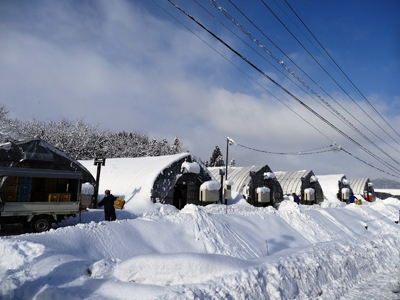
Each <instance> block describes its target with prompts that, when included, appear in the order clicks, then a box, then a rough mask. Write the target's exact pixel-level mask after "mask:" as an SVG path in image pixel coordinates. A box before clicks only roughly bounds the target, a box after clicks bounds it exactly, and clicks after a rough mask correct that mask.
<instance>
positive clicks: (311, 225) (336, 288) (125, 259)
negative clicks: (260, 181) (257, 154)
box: [0, 198, 400, 300]
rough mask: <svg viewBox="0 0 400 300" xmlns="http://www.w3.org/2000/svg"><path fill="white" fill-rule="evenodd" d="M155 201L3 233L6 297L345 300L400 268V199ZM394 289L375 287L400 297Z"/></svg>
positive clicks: (0, 266) (0, 248)
mask: <svg viewBox="0 0 400 300" xmlns="http://www.w3.org/2000/svg"><path fill="white" fill-rule="evenodd" d="M233 202H235V201H232V203H233ZM152 205H153V208H152V209H151V210H149V211H147V212H145V213H143V214H140V215H139V214H138V215H136V214H137V213H132V212H126V211H124V210H123V211H117V217H118V220H117V221H116V222H105V221H100V220H101V219H102V218H103V213H102V211H101V210H96V209H93V210H91V211H90V212H88V213H84V214H83V215H82V223H80V224H76V223H77V222H78V220H77V219H75V220H68V222H65V223H64V224H63V225H66V224H69V225H71V226H66V227H60V228H57V229H52V230H51V231H49V232H46V233H42V234H25V235H20V236H12V237H3V238H2V239H1V240H0V298H1V299H42V300H43V299H44V300H46V299H51V300H55V299H310V298H314V297H318V299H337V298H339V297H344V299H345V298H346V295H348V294H349V293H354V291H355V289H354V287H356V286H358V285H360V284H362V283H363V282H365V281H366V280H369V279H370V278H372V277H376V276H379V275H380V274H386V275H387V274H390V273H392V274H397V263H398V258H399V249H400V248H399V247H400V241H399V240H398V234H399V225H398V224H396V223H395V222H394V220H397V218H398V212H399V209H400V201H398V200H396V199H388V200H384V201H381V200H378V201H377V202H375V203H367V202H363V205H355V204H350V205H347V206H344V207H329V206H328V207H325V208H324V207H321V206H320V205H314V206H303V205H300V206H297V204H295V203H294V202H293V200H292V199H290V198H287V199H286V200H285V201H284V202H283V203H282V204H281V205H280V206H279V208H278V209H275V208H272V207H267V208H257V207H253V206H251V205H249V204H247V202H245V201H244V200H240V201H236V203H235V204H231V205H228V209H226V206H225V205H208V206H206V207H197V206H194V205H187V206H185V207H184V209H182V210H181V211H178V210H177V209H175V208H174V207H172V206H167V205H160V204H152ZM123 218H126V219H123ZM366 227H367V228H368V229H366ZM382 276H383V275H382ZM387 276H388V275H387ZM392 277H393V278H394V279H396V277H395V276H394V275H393V276H392ZM395 283H396V282H395V281H393V284H391V288H392V287H393V288H394V287H395ZM384 292H385V293H386V294H387V295H389V296H385V295H386V294H385V295H383V294H382V293H383V291H381V290H379V289H377V291H376V293H381V294H376V295H375V296H377V297H378V298H379V299H396V294H393V293H392V292H391V291H384ZM355 297H356V296H355ZM385 297H386V298H385ZM391 297H392V298H391ZM378 298H375V299H378ZM353 299H356V298H354V297H353Z"/></svg>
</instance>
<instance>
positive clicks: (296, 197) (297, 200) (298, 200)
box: [292, 193, 300, 204]
mask: <svg viewBox="0 0 400 300" xmlns="http://www.w3.org/2000/svg"><path fill="white" fill-rule="evenodd" d="M292 196H293V201H294V202H296V203H297V204H300V197H299V196H297V195H296V193H293V194H292Z"/></svg>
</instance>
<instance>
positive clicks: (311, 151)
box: [235, 143, 336, 155]
mask: <svg viewBox="0 0 400 300" xmlns="http://www.w3.org/2000/svg"><path fill="white" fill-rule="evenodd" d="M235 145H237V146H239V147H242V148H246V149H249V150H253V151H256V152H262V153H268V154H276V155H311V154H319V153H325V152H331V151H336V150H335V149H332V148H331V147H332V146H333V145H330V146H325V147H320V148H315V149H310V150H303V151H298V152H272V151H267V150H260V149H255V148H252V147H248V146H245V145H241V144H239V143H235ZM325 148H331V149H328V150H321V149H325ZM315 150H319V151H315Z"/></svg>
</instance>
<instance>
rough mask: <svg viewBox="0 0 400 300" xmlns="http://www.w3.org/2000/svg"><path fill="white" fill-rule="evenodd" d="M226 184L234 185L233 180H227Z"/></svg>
mask: <svg viewBox="0 0 400 300" xmlns="http://www.w3.org/2000/svg"><path fill="white" fill-rule="evenodd" d="M224 184H225V185H230V186H232V185H233V181H232V180H225V181H224Z"/></svg>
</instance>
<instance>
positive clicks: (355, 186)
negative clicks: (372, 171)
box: [350, 178, 370, 195]
mask: <svg viewBox="0 0 400 300" xmlns="http://www.w3.org/2000/svg"><path fill="white" fill-rule="evenodd" d="M369 182H370V180H369V178H350V185H351V189H352V190H353V193H355V194H359V195H364V191H365V187H366V186H367V184H368V183H369Z"/></svg>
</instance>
